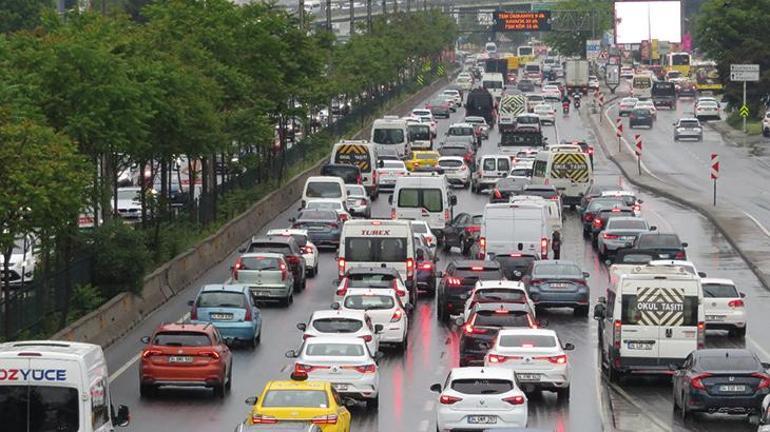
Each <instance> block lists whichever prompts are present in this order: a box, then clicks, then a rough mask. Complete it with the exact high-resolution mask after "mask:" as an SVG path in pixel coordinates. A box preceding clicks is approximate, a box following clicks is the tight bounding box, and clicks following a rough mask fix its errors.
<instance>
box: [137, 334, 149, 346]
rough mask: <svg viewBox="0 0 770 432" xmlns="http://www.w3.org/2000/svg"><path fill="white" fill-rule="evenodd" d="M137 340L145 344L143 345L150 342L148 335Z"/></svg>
mask: <svg viewBox="0 0 770 432" xmlns="http://www.w3.org/2000/svg"><path fill="white" fill-rule="evenodd" d="M139 340H140V341H142V343H143V344H145V345H146V344H148V343H150V337H149V336H142V338H141V339H139Z"/></svg>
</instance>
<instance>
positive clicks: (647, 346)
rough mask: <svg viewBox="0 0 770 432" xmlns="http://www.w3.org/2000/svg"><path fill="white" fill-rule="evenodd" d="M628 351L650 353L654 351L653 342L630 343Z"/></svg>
mask: <svg viewBox="0 0 770 432" xmlns="http://www.w3.org/2000/svg"><path fill="white" fill-rule="evenodd" d="M628 349H631V350H641V351H649V350H651V349H652V342H628Z"/></svg>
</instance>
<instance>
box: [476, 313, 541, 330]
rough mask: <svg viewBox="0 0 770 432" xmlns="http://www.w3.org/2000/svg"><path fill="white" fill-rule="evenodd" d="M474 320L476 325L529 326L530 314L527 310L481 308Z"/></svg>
mask: <svg viewBox="0 0 770 432" xmlns="http://www.w3.org/2000/svg"><path fill="white" fill-rule="evenodd" d="M475 316H476V318H475V319H474V320H473V321H472V322H473V325H474V326H481V327H500V328H502V327H529V326H530V324H531V323H530V321H529V314H528V313H527V312H525V311H510V310H505V309H501V310H495V311H491V310H481V311H478V312H476V314H475Z"/></svg>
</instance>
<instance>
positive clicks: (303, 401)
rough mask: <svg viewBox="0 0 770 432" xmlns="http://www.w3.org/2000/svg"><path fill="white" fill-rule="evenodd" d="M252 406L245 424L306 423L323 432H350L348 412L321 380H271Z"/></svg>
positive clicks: (337, 396) (328, 386)
mask: <svg viewBox="0 0 770 432" xmlns="http://www.w3.org/2000/svg"><path fill="white" fill-rule="evenodd" d="M246 403H248V404H249V405H253V407H252V409H251V416H250V417H249V418H248V419H247V420H246V423H247V424H250V425H252V424H279V423H282V422H302V421H309V422H311V423H313V424H316V425H319V426H320V428H321V430H322V431H323V432H350V421H351V417H350V411H348V409H347V408H345V406H344V405H343V403H342V400H341V399H340V397H339V395H338V394H337V393H336V392H335V391H334V390H333V389H332V385H331V384H330V383H328V382H324V381H302V380H297V379H293V380H291V381H270V382H268V383H267V385H265V389H264V390H262V394H261V395H260V396H259V397H258V398H249V399H247V400H246Z"/></svg>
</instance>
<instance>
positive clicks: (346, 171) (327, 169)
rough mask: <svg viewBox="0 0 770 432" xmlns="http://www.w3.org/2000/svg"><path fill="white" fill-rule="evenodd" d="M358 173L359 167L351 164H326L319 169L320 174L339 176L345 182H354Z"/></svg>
mask: <svg viewBox="0 0 770 432" xmlns="http://www.w3.org/2000/svg"><path fill="white" fill-rule="evenodd" d="M360 173H361V171H360V170H359V168H358V167H357V166H353V165H341V166H340V165H337V166H331V165H327V166H324V167H323V168H322V169H321V175H326V176H334V177H339V178H341V179H342V181H344V182H345V183H356V182H357V181H358V175H359V174H360Z"/></svg>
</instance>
